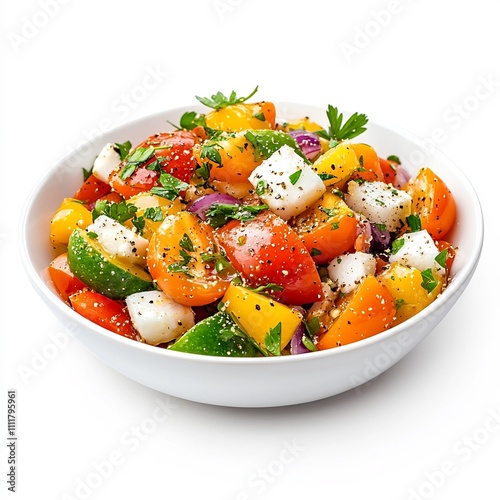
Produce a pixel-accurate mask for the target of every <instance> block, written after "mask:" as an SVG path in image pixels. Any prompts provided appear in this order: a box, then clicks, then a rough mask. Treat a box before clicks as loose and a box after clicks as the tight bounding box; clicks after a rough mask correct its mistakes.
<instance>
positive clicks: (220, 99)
mask: <svg viewBox="0 0 500 500" xmlns="http://www.w3.org/2000/svg"><path fill="white" fill-rule="evenodd" d="M258 89H259V86H258V85H257V86H256V87H255V88H254V89H253V90H252V92H251V93H250V94H248V95H247V96H246V97H236V92H235V91H234V90H233V91H232V92H231V94H229V97H226V96H225V95H224V94H223V93H222V92H217V93H216V94H213V95H212V96H211V98H209V97H200V96H195V97H196V99H198V101H200V102H201V103H202V104H204V105H205V106H207V107H209V108H213V109H222V108H227V106H230V105H232V104H240V103H242V102H245V101H248V99H250V98H251V97H253V96H254V95H255V94H256V92H257V90H258Z"/></svg>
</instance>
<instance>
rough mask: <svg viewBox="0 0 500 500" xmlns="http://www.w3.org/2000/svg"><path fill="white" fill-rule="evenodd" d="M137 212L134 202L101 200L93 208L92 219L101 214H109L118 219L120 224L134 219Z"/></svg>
mask: <svg viewBox="0 0 500 500" xmlns="http://www.w3.org/2000/svg"><path fill="white" fill-rule="evenodd" d="M136 212H137V207H136V206H135V205H133V204H132V203H127V202H126V201H120V203H113V202H111V201H108V200H100V201H98V202H97V203H96V204H95V207H94V210H92V221H95V220H96V219H97V217H99V215H107V216H108V217H110V218H111V219H114V220H116V221H117V222H119V223H120V224H123V223H124V222H125V221H127V220H129V219H132V218H133V217H134V216H135V213H136Z"/></svg>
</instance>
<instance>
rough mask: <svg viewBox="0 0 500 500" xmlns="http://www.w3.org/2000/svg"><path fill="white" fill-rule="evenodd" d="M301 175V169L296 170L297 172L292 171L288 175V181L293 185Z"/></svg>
mask: <svg viewBox="0 0 500 500" xmlns="http://www.w3.org/2000/svg"><path fill="white" fill-rule="evenodd" d="M301 175H302V170H297V172H294V173H293V174H291V175H290V182H291V183H292V186H295V184H297V182H298V180H299V179H300V176H301Z"/></svg>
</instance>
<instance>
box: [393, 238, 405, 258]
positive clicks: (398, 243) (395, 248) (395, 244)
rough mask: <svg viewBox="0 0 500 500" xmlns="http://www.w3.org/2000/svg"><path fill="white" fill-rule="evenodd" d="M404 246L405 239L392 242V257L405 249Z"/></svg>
mask: <svg viewBox="0 0 500 500" xmlns="http://www.w3.org/2000/svg"><path fill="white" fill-rule="evenodd" d="M404 244H405V240H404V238H398V239H397V240H394V241H393V242H392V247H391V253H392V255H394V254H396V253H398V252H399V251H400V250H401V249H402V248H403V247H404Z"/></svg>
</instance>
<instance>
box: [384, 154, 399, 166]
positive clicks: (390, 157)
mask: <svg viewBox="0 0 500 500" xmlns="http://www.w3.org/2000/svg"><path fill="white" fill-rule="evenodd" d="M387 160H389V161H393V162H395V163H397V164H398V165H401V160H400V159H399V157H397V156H396V155H390V156H388V157H387Z"/></svg>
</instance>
